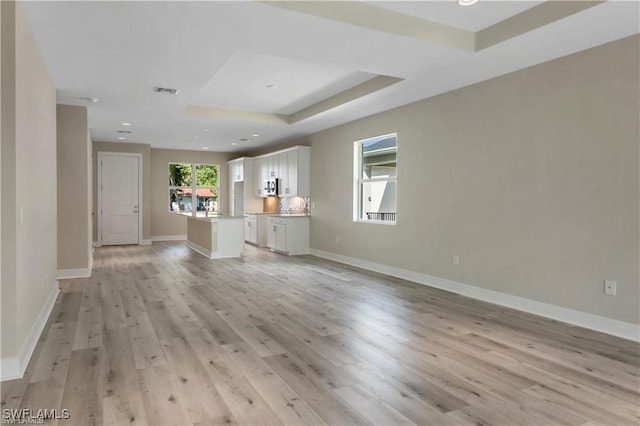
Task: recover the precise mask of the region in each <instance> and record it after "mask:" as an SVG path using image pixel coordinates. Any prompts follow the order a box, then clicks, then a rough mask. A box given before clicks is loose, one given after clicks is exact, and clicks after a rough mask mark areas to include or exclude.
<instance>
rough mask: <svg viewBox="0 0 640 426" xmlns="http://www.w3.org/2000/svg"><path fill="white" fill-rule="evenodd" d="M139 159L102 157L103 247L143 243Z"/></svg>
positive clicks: (110, 155) (101, 221) (124, 156)
mask: <svg viewBox="0 0 640 426" xmlns="http://www.w3.org/2000/svg"><path fill="white" fill-rule="evenodd" d="M139 167H140V165H139V157H137V156H130V155H118V154H102V155H101V157H100V177H101V180H100V181H101V188H100V195H101V197H100V200H101V206H100V216H101V217H100V224H101V225H102V226H101V235H102V238H101V242H102V245H121V244H138V243H139V221H138V215H139V214H140V213H139V212H140V208H139V207H140V202H139V197H140V194H139Z"/></svg>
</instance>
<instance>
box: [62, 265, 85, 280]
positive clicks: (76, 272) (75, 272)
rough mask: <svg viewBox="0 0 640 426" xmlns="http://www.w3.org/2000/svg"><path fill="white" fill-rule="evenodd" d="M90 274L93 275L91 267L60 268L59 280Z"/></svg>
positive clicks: (83, 276)
mask: <svg viewBox="0 0 640 426" xmlns="http://www.w3.org/2000/svg"><path fill="white" fill-rule="evenodd" d="M90 276H91V268H80V269H58V279H59V280H66V279H69V278H88V277H90Z"/></svg>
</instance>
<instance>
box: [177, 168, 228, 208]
mask: <svg viewBox="0 0 640 426" xmlns="http://www.w3.org/2000/svg"><path fill="white" fill-rule="evenodd" d="M172 164H184V165H190V166H191V186H175V185H168V190H167V196H168V197H169V200H168V201H169V203H168V206H169V207H168V209H169V210H168V211H169V213H173V214H180V215H183V216H192V217H197V216H198V192H197V190H198V189H209V190H212V192H215V194H216V202H217V203H218V211H217V212H216V213H218V212H219V206H220V204H219V202H220V165H219V164H211V163H190V162H182V161H170V162H169V163H168V164H167V172H168V174H169V178H170V177H171V165H172ZM198 166H212V167H215V168H216V170H217V171H216V175H217V181H216V183H217V186H198V182H197V168H198ZM177 189H190V190H191V211H190V212H187V211H182V212H181V211H180V210H172V209H171V190H177Z"/></svg>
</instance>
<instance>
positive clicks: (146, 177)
mask: <svg viewBox="0 0 640 426" xmlns="http://www.w3.org/2000/svg"><path fill="white" fill-rule="evenodd" d="M98 152H126V153H137V154H142V238H143V239H144V240H150V239H151V192H150V190H149V188H151V147H150V146H149V145H147V144H138V143H116V142H94V143H93V160H92V172H91V174H92V175H93V191H92V192H93V195H92V197H93V241H98V214H97V212H98Z"/></svg>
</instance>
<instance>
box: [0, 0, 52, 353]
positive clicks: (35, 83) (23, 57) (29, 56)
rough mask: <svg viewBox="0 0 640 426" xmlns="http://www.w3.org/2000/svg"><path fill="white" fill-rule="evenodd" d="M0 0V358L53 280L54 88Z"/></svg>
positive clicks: (20, 336) (27, 33) (16, 347)
mask: <svg viewBox="0 0 640 426" xmlns="http://www.w3.org/2000/svg"><path fill="white" fill-rule="evenodd" d="M0 8H1V9H0V10H1V14H2V27H1V31H2V55H1V56H2V196H3V203H2V302H1V303H2V358H3V359H5V358H7V357H15V356H17V355H18V354H19V352H20V350H21V349H22V347H23V345H24V344H25V342H26V341H27V337H28V335H29V332H30V331H31V329H32V327H33V326H34V324H35V322H36V319H37V318H38V315H39V314H40V312H41V311H42V309H43V308H44V303H45V301H46V299H47V296H48V295H49V294H50V293H51V292H52V290H53V289H54V288H55V286H56V285H57V282H56V270H57V241H56V101H55V99H56V93H55V87H54V84H53V81H52V80H51V77H50V76H49V73H48V70H47V68H46V66H45V65H44V63H43V61H42V59H41V56H40V53H39V51H38V48H37V46H36V43H35V40H34V38H33V35H32V33H31V30H30V28H29V25H28V23H27V20H26V17H25V15H24V13H23V11H22V8H21V6H20V4H17V5H15V4H14V3H13V2H0ZM20 210H22V215H21V216H22V219H21V222H22V223H20V220H19V217H20V214H19V212H20Z"/></svg>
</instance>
